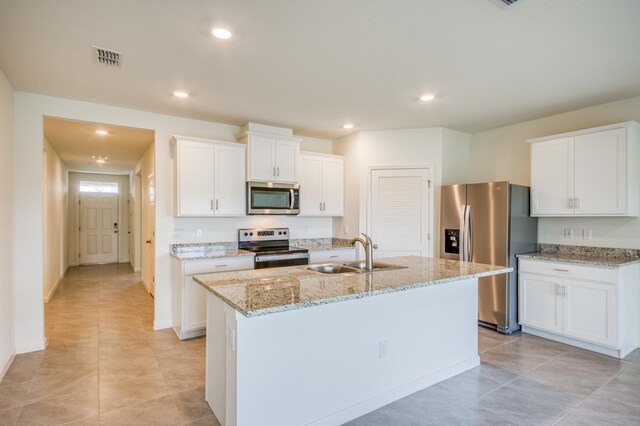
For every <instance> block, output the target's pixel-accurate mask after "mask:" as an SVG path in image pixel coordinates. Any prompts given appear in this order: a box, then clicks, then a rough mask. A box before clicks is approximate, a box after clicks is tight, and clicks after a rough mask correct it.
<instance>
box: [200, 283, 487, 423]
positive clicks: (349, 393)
mask: <svg viewBox="0 0 640 426" xmlns="http://www.w3.org/2000/svg"><path fill="white" fill-rule="evenodd" d="M303 290H304V289H301V291H303ZM477 301H478V298H477V279H470V280H464V281H458V282H453V283H445V284H440V285H434V286H429V287H423V288H417V289H412V290H407V291H400V292H395V293H389V294H385V295H377V296H374V297H365V298H361V299H355V300H349V301H345V302H341V303H330V304H326V305H320V306H314V307H310V308H306V309H298V310H293V311H287V312H281V313H278V314H271V315H264V316H259V317H253V318H246V317H243V316H242V315H240V314H237V313H236V315H235V316H234V317H233V320H234V321H233V323H235V324H233V323H232V321H231V319H232V318H230V317H229V316H227V320H226V324H227V328H229V327H233V326H235V327H236V328H235V333H236V339H237V340H236V348H235V351H233V350H232V348H231V347H230V346H229V345H227V349H226V351H227V357H228V358H233V359H234V360H235V362H230V361H232V360H230V359H228V360H227V366H228V368H231V370H229V369H228V370H227V380H229V379H231V380H229V381H230V382H233V384H232V386H229V384H230V383H227V391H228V392H231V393H233V395H229V393H227V404H226V407H227V410H233V411H235V416H233V415H232V414H231V413H230V412H229V411H228V412H227V416H226V419H227V421H226V422H223V421H222V420H221V423H222V424H223V425H235V424H237V425H240V426H243V425H252V426H254V425H274V424H277V425H283V426H284V425H300V424H323V425H324V424H326V425H338V424H342V423H344V422H346V421H348V420H351V419H353V418H356V417H358V416H360V415H362V414H365V413H367V412H369V411H372V410H374V409H376V408H379V407H381V406H383V405H386V404H388V403H390V402H392V401H395V400H397V399H400V398H402V397H404V396H407V395H409V394H411V393H413V392H416V391H418V390H420V389H423V388H425V387H428V386H431V385H432V384H434V383H437V382H439V381H441V380H445V379H447V378H449V377H451V376H454V375H456V374H459V373H461V372H463V371H466V370H468V369H470V368H473V367H475V366H477V365H479V363H480V359H479V357H478V349H477V348H478V341H477V315H478V312H477ZM380 342H386V354H385V355H383V356H382V357H381V354H380ZM209 356H210V355H209V354H207V357H209ZM231 371H233V376H234V377H229V373H230V372H231ZM234 388H235V389H234ZM230 399H233V400H235V404H233V403H231V404H230ZM207 400H208V401H209V398H208V399H207ZM210 404H211V402H210ZM214 404H215V403H214ZM233 405H235V407H233ZM214 412H215V410H214ZM232 417H235V420H236V421H235V422H234V421H231V419H232Z"/></svg>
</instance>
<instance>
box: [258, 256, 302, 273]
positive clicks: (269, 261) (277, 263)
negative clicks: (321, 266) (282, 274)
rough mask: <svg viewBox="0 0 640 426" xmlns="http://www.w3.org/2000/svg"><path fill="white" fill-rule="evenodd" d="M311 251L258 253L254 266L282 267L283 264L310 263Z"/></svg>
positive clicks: (259, 267)
mask: <svg viewBox="0 0 640 426" xmlns="http://www.w3.org/2000/svg"><path fill="white" fill-rule="evenodd" d="M308 264H309V253H289V254H256V256H255V258H254V263H253V268H254V269H264V268H281V267H283V266H297V265H308Z"/></svg>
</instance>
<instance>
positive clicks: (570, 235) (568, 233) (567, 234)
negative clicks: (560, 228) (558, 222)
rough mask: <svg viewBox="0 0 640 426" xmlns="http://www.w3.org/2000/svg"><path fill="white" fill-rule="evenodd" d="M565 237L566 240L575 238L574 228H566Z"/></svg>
mask: <svg viewBox="0 0 640 426" xmlns="http://www.w3.org/2000/svg"><path fill="white" fill-rule="evenodd" d="M564 238H565V240H572V239H573V229H572V228H564Z"/></svg>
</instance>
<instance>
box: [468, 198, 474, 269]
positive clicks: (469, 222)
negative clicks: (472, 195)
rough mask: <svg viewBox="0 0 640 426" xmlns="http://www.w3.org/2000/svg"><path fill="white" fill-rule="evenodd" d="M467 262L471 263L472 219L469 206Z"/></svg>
mask: <svg viewBox="0 0 640 426" xmlns="http://www.w3.org/2000/svg"><path fill="white" fill-rule="evenodd" d="M466 222H467V229H466V234H467V261H468V262H471V261H473V217H472V216H471V206H469V205H468V206H467V218H466Z"/></svg>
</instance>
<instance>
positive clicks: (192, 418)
mask: <svg viewBox="0 0 640 426" xmlns="http://www.w3.org/2000/svg"><path fill="white" fill-rule="evenodd" d="M45 317H46V335H47V338H48V343H49V344H48V346H47V349H46V350H45V351H42V352H36V353H31V354H25V355H19V356H17V357H16V359H15V361H14V362H13V364H12V366H11V367H10V369H9V371H8V372H7V374H6V376H5V378H4V379H3V380H2V382H0V426H4V425H16V424H18V425H61V424H73V425H96V424H105V425H133V424H141V425H147V424H153V425H186V424H192V425H218V422H217V420H216V419H215V417H214V416H213V415H212V413H211V410H210V409H209V407H208V405H207V404H206V402H204V356H205V345H204V339H203V338H198V339H192V340H188V341H183V342H180V341H179V340H178V339H177V338H176V336H175V334H174V333H173V331H172V330H163V331H159V332H153V329H152V321H153V300H152V299H151V297H150V296H149V294H147V292H146V291H145V289H144V288H143V287H142V285H141V284H140V281H139V276H138V275H137V274H134V273H133V272H131V269H130V268H129V267H128V266H127V265H105V266H83V267H74V268H71V269H70V270H69V272H68V274H67V276H66V277H65V279H64V280H63V282H62V284H61V285H60V288H59V289H58V291H57V292H56V295H55V297H54V299H53V300H52V301H51V302H50V303H48V304H47V305H45ZM479 349H480V352H481V358H482V365H480V366H479V367H477V368H475V369H473V370H471V371H468V372H466V373H463V374H461V375H459V376H456V377H453V378H451V379H449V380H446V381H444V382H441V383H439V384H437V385H435V386H432V387H430V388H428V389H425V390H423V391H420V392H417V393H415V394H413V395H410V396H408V397H406V398H404V399H402V400H399V401H396V402H394V403H392V404H389V405H387V406H385V407H382V408H381V409H379V410H377V411H374V412H372V413H369V414H367V415H365V416H363V417H360V418H358V419H356V420H354V421H352V422H350V423H349V425H351V426H359V425H372V426H374V425H394V426H396V425H483V424H491V425H544V424H556V423H558V424H561V425H635V424H640V350H636V351H635V352H634V353H632V354H631V355H630V356H629V357H627V358H626V359H625V360H623V361H620V360H616V359H614V358H610V357H606V356H602V355H597V354H594V353H591V352H587V351H583V350H580V349H576V348H573V347H570V346H566V345H562V344H559V343H555V342H551V341H548V340H544V339H539V338H536V337H533V336H530V335H522V334H519V333H518V334H515V335H512V336H503V335H501V334H497V333H495V332H493V331H490V330H486V329H480V330H479Z"/></svg>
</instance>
